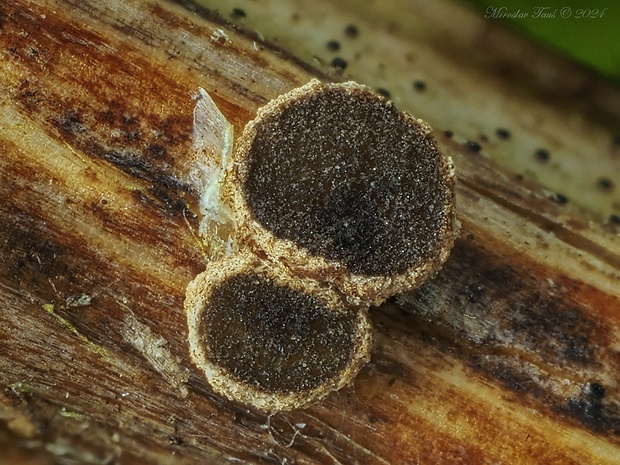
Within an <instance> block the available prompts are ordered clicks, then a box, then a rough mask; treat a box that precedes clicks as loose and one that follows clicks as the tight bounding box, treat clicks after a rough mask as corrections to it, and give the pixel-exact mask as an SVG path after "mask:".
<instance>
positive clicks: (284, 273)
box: [186, 252, 371, 412]
mask: <svg viewBox="0 0 620 465" xmlns="http://www.w3.org/2000/svg"><path fill="white" fill-rule="evenodd" d="M186 310H187V315H188V327H189V341H190V353H191V355H192V358H193V359H194V360H195V361H196V362H197V363H198V365H199V366H200V367H201V368H202V370H203V371H204V374H205V376H206V377H207V380H208V381H209V383H210V384H211V386H213V388H214V389H215V390H216V391H217V392H219V393H221V394H224V395H225V396H226V397H228V398H230V399H234V400H237V401H239V402H242V403H245V404H250V405H253V406H254V407H256V408H258V409H260V410H263V411H266V412H277V411H279V410H289V409H292V408H297V407H300V406H301V405H303V404H306V403H307V402H310V401H313V400H316V399H320V398H322V397H324V396H325V395H327V394H328V393H329V392H331V391H332V390H335V389H340V388H341V387H343V386H344V385H346V384H347V383H348V382H349V381H350V380H351V379H353V377H354V376H355V375H356V374H357V372H358V371H359V369H360V368H361V367H362V366H363V365H364V364H365V363H366V362H367V361H368V359H369V354H370V347H371V327H370V323H369V322H368V316H367V312H365V311H355V310H353V309H351V308H349V307H348V306H347V305H345V304H344V302H343V301H342V299H341V298H340V296H339V295H338V294H337V293H336V292H335V291H333V290H331V289H329V288H324V287H321V286H319V285H318V284H317V282H316V281H313V280H309V279H307V278H298V277H294V276H291V275H290V274H289V272H288V270H286V269H285V268H283V267H281V266H279V265H277V264H273V263H267V262H265V261H262V260H260V259H259V258H257V257H255V256H254V255H252V254H249V253H247V252H241V253H239V254H237V255H235V256H232V257H229V258H228V259H225V260H222V261H220V262H218V263H217V266H212V267H209V268H208V269H207V271H205V272H203V273H202V274H200V275H199V276H198V277H197V278H196V279H195V280H194V281H192V282H191V283H190V285H189V286H188V289H187V299H186Z"/></svg>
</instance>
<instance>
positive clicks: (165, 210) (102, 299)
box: [0, 0, 620, 464]
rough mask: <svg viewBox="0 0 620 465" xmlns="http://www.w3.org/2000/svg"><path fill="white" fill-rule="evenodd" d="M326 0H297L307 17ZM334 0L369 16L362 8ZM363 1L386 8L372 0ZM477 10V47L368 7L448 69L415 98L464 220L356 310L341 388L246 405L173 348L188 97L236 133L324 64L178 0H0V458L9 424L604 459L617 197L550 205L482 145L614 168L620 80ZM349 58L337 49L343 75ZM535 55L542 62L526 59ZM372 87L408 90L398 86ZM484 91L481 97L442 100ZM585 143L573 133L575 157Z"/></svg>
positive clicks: (346, 453) (494, 457)
mask: <svg viewBox="0 0 620 465" xmlns="http://www.w3.org/2000/svg"><path fill="white" fill-rule="evenodd" d="M395 5H397V6H398V5H400V3H395ZM412 5H413V3H412ZM415 5H416V8H418V10H416V11H418V12H419V15H418V16H416V17H419V18H426V20H433V21H435V23H436V24H438V25H439V24H442V18H443V21H445V18H446V17H445V16H443V17H442V15H441V13H440V12H439V13H438V12H437V9H436V8H439V7H435V9H433V7H430V6H428V5H427V4H425V3H423V2H420V3H415ZM438 5H440V6H441V5H444V4H443V3H438ZM323 6H324V5H323V4H322V3H320V2H319V3H317V4H316V6H315V7H314V9H311V10H312V11H307V10H308V8H307V7H299V8H302V12H303V13H304V15H303V17H306V16H305V15H306V13H307V14H310V13H313V12H317V11H320V8H322V7H323ZM325 8H328V7H325ZM333 8H335V10H334V17H336V18H344V19H341V21H343V24H347V23H348V22H350V18H351V17H354V18H355V20H356V22H355V24H356V25H358V26H359V28H360V30H361V31H362V33H364V32H365V31H366V32H365V33H366V35H368V32H367V31H369V30H372V27H371V24H372V23H371V22H372V17H369V16H366V13H363V12H359V13H357V14H358V16H354V13H352V12H351V10H347V9H346V8H347V3H346V2H345V3H343V4H342V5H340V6H338V7H333ZM248 11H249V9H248ZM330 11H331V10H330ZM344 11H348V13H347V14H348V15H349V16H346V15H345V13H344ZM456 11H460V10H456ZM431 13H432V14H431ZM443 14H446V15H447V14H448V13H447V10H446V11H444V13H443ZM380 17H381V18H386V17H387V18H394V19H393V21H395V23H396V24H397V25H398V24H400V22H399V21H401V20H399V19H398V17H397V16H396V15H395V12H394V11H393V10H389V11H388V12H385V11H383V12H381V15H380ZM429 18H430V19H429ZM433 18H434V19H433ZM463 18H464V21H466V22H467V21H470V22H471V24H468V25H469V26H471V27H472V28H474V27H476V25H475V24H474V23H475V20H474V19H473V17H472V16H468V15H465V16H463ZM249 19H250V15H248V19H247V20H246V23H249ZM427 24H428V23H427ZM438 27H439V26H438ZM441 27H445V26H441ZM478 27H482V26H481V25H478ZM484 28H485V31H486V32H485V34H486V36H487V37H489V36H490V37H499V38H501V40H499V39H498V40H495V41H493V44H494V46H493V47H488V48H486V49H485V48H484V47H480V44H481V42H480V36H476V37H477V39H476V40H474V39H471V40H470V41H469V42H468V41H466V40H465V39H466V38H467V37H473V35H472V33H471V31H472V30H473V29H464V32H462V37H461V38H462V40H460V41H457V43H458V45H451V44H452V42H451V41H449V40H448V39H447V38H443V39H441V40H440V38H439V37H438V36H437V35H436V34H435V33H427V34H423V33H413V32H411V31H414V30H416V29H415V28H412V29H411V31H410V30H409V29H404V28H402V27H401V26H399V27H395V28H393V29H392V30H388V29H389V28H383V27H378V26H377V31H376V33H375V35H374V40H375V41H376V42H378V43H384V42H386V41H387V42H389V44H391V45H393V46H395V47H396V45H398V46H399V47H401V48H408V49H413V50H421V51H422V52H420V55H415V53H414V55H415V56H414V58H418V59H419V60H418V64H419V68H416V69H417V70H418V71H419V70H424V72H425V73H427V76H429V77H432V76H441V75H444V74H442V73H448V74H449V71H450V70H451V69H454V67H460V68H458V69H460V70H461V71H460V72H459V73H458V75H455V76H453V77H450V78H449V79H448V78H445V79H443V80H442V79H439V78H437V80H436V81H435V80H430V81H428V82H429V84H428V85H429V86H431V85H433V86H436V88H435V90H433V92H428V94H431V95H429V96H427V97H424V98H427V100H425V101H424V102H423V103H424V105H421V102H420V100H418V101H417V104H418V105H420V106H419V107H418V109H419V111H417V112H415V113H416V116H421V117H424V118H425V119H428V120H429V121H430V122H431V124H433V125H434V126H435V127H436V130H437V131H436V135H437V138H438V141H439V143H440V146H441V148H442V150H444V151H445V152H446V153H448V154H449V155H451V156H452V157H453V159H454V161H455V165H456V167H457V174H458V178H459V182H458V186H457V201H458V211H459V218H460V220H461V222H462V224H463V232H462V235H461V238H460V239H459V240H458V242H457V245H456V247H455V250H454V251H453V254H452V256H451V258H450V259H449V261H448V263H447V264H446V266H445V267H444V269H443V270H442V271H441V272H440V273H439V274H438V275H437V277H436V278H435V279H434V280H432V281H431V282H429V283H428V284H426V285H424V286H423V287H422V288H421V289H419V290H417V291H415V292H412V293H410V294H407V295H403V296H399V297H398V298H396V299H394V300H393V301H391V302H389V303H388V304H386V305H384V306H383V307H381V308H378V309H375V310H373V312H372V318H373V323H374V324H375V327H376V335H375V339H376V342H375V348H374V351H373V357H372V360H371V362H370V363H369V364H368V365H367V367H366V368H364V369H363V370H362V372H361V373H360V375H359V376H358V377H357V378H356V380H355V381H354V383H353V385H352V386H351V387H349V388H346V389H344V390H342V391H339V392H337V393H334V394H333V395H331V396H329V397H328V398H327V399H326V400H324V401H322V402H320V403H318V404H316V405H313V406H311V407H309V408H307V409H303V410H299V411H294V412H290V413H286V414H277V415H274V416H271V417H267V416H264V415H261V414H259V413H256V412H253V411H249V410H247V409H245V408H244V407H242V406H240V405H236V404H234V403H232V402H228V401H226V400H224V399H222V398H220V397H218V396H217V395H215V394H214V393H213V392H212V391H211V389H210V387H209V386H208V384H207V383H206V382H205V381H204V379H202V377H201V376H200V373H199V372H198V371H197V370H196V369H195V368H194V367H193V366H192V365H191V363H190V361H189V354H188V349H187V342H186V336H187V327H186V323H185V315H184V314H183V307H182V302H183V298H184V294H185V287H186V285H187V283H188V282H189V281H190V280H191V279H192V278H193V277H194V276H195V275H196V274H197V273H199V272H200V271H202V270H203V269H204V267H205V266H206V260H205V258H204V257H203V255H202V253H201V248H200V244H199V242H198V241H197V239H196V236H195V231H196V228H197V224H198V217H197V208H196V201H197V192H194V191H193V188H192V185H191V182H189V180H188V173H189V170H190V169H191V159H192V158H191V135H192V109H193V105H194V100H193V98H194V95H195V92H196V91H197V89H198V87H199V86H202V87H204V88H205V89H206V90H207V91H208V92H210V94H211V95H213V97H214V99H215V100H216V103H217V104H218V106H220V108H221V109H222V111H223V113H224V114H225V115H226V117H227V118H228V119H229V120H230V121H231V122H232V123H233V124H234V125H235V130H236V131H237V132H239V131H240V130H241V129H242V127H243V126H244V125H245V123H246V122H247V121H248V120H249V119H251V118H252V116H253V115H254V113H255V111H256V109H257V108H258V107H259V106H260V105H262V104H264V103H265V102H266V101H268V100H269V99H272V98H273V97H275V96H277V95H279V94H281V93H283V92H285V91H287V90H289V89H292V88H294V87H296V86H298V85H300V84H302V83H305V82H307V81H308V80H309V79H310V78H311V77H319V78H322V79H325V80H329V79H343V78H345V76H343V75H342V74H340V73H339V72H338V71H335V70H334V69H333V68H331V67H330V66H329V64H328V63H327V64H326V65H321V64H320V63H319V64H317V63H313V62H311V60H308V59H305V55H304V53H305V52H304V51H303V50H301V51H300V52H299V53H298V54H297V53H296V52H295V50H294V46H293V45H291V44H294V42H292V41H291V42H287V41H286V40H283V41H282V42H281V43H280V46H279V47H278V48H276V47H274V46H272V45H270V43H271V42H266V41H264V40H261V36H260V35H259V34H257V33H256V32H246V31H258V29H257V28H252V27H250V24H246V25H245V29H244V28H243V27H241V26H239V25H237V26H233V25H231V24H230V23H228V22H227V21H226V20H225V19H224V18H223V17H222V16H219V15H217V14H215V13H214V12H213V11H212V10H209V9H206V8H204V7H201V6H199V5H197V4H194V3H191V2H186V1H174V2H155V1H142V2H139V1H137V0H136V1H131V0H129V1H124V2H118V1H115V0H104V1H90V0H87V1H80V2H78V1H74V0H57V1H52V0H46V1H38V2H30V1H27V0H8V1H5V2H4V3H3V4H2V5H1V6H0V53H1V56H2V60H1V62H0V89H1V90H0V107H1V111H0V178H1V179H0V199H1V202H0V238H1V240H0V247H1V249H2V250H1V256H2V265H1V266H0V302H1V308H2V309H3V310H2V312H0V386H1V387H2V391H1V394H0V418H2V419H3V422H2V424H3V426H2V429H1V431H2V433H1V434H0V441H1V442H0V444H1V445H2V447H4V448H5V449H6V450H7V451H8V452H6V453H5V455H4V456H0V457H1V458H0V463H2V462H3V461H4V462H6V463H19V460H20V458H19V459H15V458H14V457H19V456H18V455H16V454H18V452H16V449H15V447H18V449H17V450H34V451H35V452H36V453H37V454H38V455H35V456H33V457H31V458H30V460H32V461H33V463H37V461H38V462H40V463H52V462H53V463H67V464H69V463H102V464H105V463H161V464H168V463H169V464H182V463H188V464H189V463H197V462H198V463H235V462H240V461H241V462H243V463H365V464H372V463H397V464H400V463H435V464H441V463H446V464H447V463H450V464H453V463H472V464H473V463H481V464H484V463H489V464H490V463H507V464H528V463H548V464H554V463H557V464H571V463H575V464H577V463H584V464H585V463H597V464H615V463H617V462H618V458H619V457H620V386H619V382H620V369H619V367H620V285H619V284H620V244H619V236H618V225H616V224H615V223H614V221H613V219H609V218H610V217H609V215H610V214H612V213H613V212H614V211H617V210H613V208H617V207H613V205H614V201H609V200H605V205H606V206H605V207H604V208H601V209H597V208H596V201H594V200H592V199H596V198H598V197H596V195H595V194H592V193H590V192H586V191H588V189H587V188H586V187H584V186H586V185H585V184H580V183H574V184H572V185H569V186H567V187H566V189H567V190H566V192H565V195H566V196H567V197H568V199H569V202H568V204H566V203H563V202H562V200H563V199H562V197H557V195H555V194H556V192H557V189H553V186H554V185H555V184H554V183H555V182H556V180H555V179H556V178H553V176H552V175H548V176H547V175H545V176H540V179H539V178H537V177H535V176H527V175H525V176H523V175H521V173H520V168H519V167H521V165H520V163H521V162H515V163H513V164H510V163H508V162H505V160H506V159H509V158H510V154H511V153H513V152H514V153H516V152H519V153H521V152H523V153H527V154H529V155H528V156H531V155H532V153H533V151H534V149H535V148H536V147H540V146H546V147H553V150H552V154H553V156H554V158H555V157H557V158H561V157H562V154H564V153H565V154H566V155H565V160H567V161H569V163H568V166H570V168H566V167H563V168H562V169H563V170H566V171H567V172H570V173H572V174H571V178H570V179H574V178H576V177H578V175H579V169H581V167H583V166H584V165H595V166H597V167H598V168H594V167H589V168H588V169H589V171H588V173H590V172H591V173H598V172H597V171H596V170H598V169H600V170H602V171H601V173H605V172H607V173H615V172H617V170H618V167H617V165H618V156H619V149H618V148H617V147H615V146H613V144H612V141H613V133H612V132H611V128H614V127H617V124H618V118H619V117H620V115H619V114H618V113H620V110H618V108H620V107H618V106H615V104H613V102H617V101H618V99H619V98H620V92H618V90H617V89H614V88H613V87H610V86H608V85H607V84H606V83H604V82H602V83H601V82H600V81H599V80H597V78H596V77H594V76H593V75H591V74H590V73H589V72H587V71H584V70H582V69H580V68H579V67H578V66H576V65H573V64H571V63H568V62H566V61H564V60H563V59H562V58H559V57H556V56H554V55H551V54H549V53H548V52H546V51H541V50H539V49H538V48H537V47H536V46H535V45H533V44H530V43H528V42H525V41H523V40H522V39H520V38H519V37H518V36H516V35H514V34H512V33H503V32H502V29H501V28H499V26H495V25H488V24H485V25H484ZM282 30H283V31H291V26H290V25H289V26H286V27H284V26H283V27H282ZM428 30H432V28H431V27H428ZM305 31H306V29H303V28H302V29H301V30H300V32H299V35H302V34H303V33H305ZM468 31H469V32H468ZM287 34H289V35H290V34H292V32H287ZM451 34H452V35H451V36H450V37H455V38H458V34H459V32H458V31H457V30H455V31H452V32H451ZM361 37H363V36H362V34H360V38H361ZM317 40H318V39H317ZM321 40H324V38H321ZM307 47H310V45H307ZM416 47H417V48H416ZM377 48H378V49H380V47H379V46H377ZM498 49H501V50H503V52H501V53H499V52H497V50H498ZM509 50H525V51H527V53H525V54H521V55H520V54H517V53H514V54H511V55H509V56H507V55H506V53H507V51H509ZM463 51H466V52H468V53H469V55H468V56H470V57H473V58H472V59H471V60H465V59H463ZM412 53H413V52H412ZM371 56H374V55H372V54H371ZM429 56H436V57H437V60H435V61H436V63H435V65H434V67H433V65H430V64H428V63H430V62H431V61H432V60H429V59H428V57H429ZM425 57H426V58H425ZM372 63H375V64H376V61H375V62H373V61H372V59H369V63H366V64H365V65H363V66H360V67H358V68H356V67H354V66H353V65H352V66H351V69H350V72H351V74H352V75H354V77H356V79H358V80H359V81H361V82H365V81H364V79H363V76H364V75H365V74H364V69H366V68H364V67H367V68H372V67H373V66H372V65H371V64H372ZM506 63H508V64H506ZM502 66H504V69H511V70H519V72H518V73H510V72H508V73H504V74H501V73H500V74H498V73H497V69H499V68H501V67H502ZM544 66H546V67H547V69H551V70H553V71H554V73H556V74H553V73H552V74H553V75H554V76H556V80H555V81H554V80H551V82H549V81H543V80H541V79H539V78H540V69H542V67H544ZM562 73H564V74H562ZM399 75H400V76H403V74H399ZM367 76H368V80H367V81H366V82H367V83H369V84H371V85H375V86H376V84H374V81H373V79H374V77H373V75H372V73H369V74H368V75H367ZM561 76H567V77H565V78H563V77H561ZM517 78H518V79H517ZM394 79H396V78H394ZM407 79H408V80H407V85H408V86H409V85H410V84H411V82H410V80H409V78H407ZM481 80H483V81H482V82H484V80H488V82H489V83H491V84H492V85H486V86H481V85H474V84H473V83H474V82H481ZM519 80H520V81H521V83H523V82H525V85H524V86H523V87H515V86H516V84H515V82H516V81H519ZM558 83H562V86H559V85H558ZM580 83H581V84H580ZM584 83H585V84H584ZM586 84H587V85H588V86H589V87H588V88H589V89H591V90H590V91H589V92H588V93H587V94H586V95H585V96H582V97H580V100H578V101H575V100H574V95H575V94H574V92H575V89H579V88H580V85H586ZM552 88H553V89H555V91H554V93H549V94H545V92H546V90H549V89H552ZM506 91H509V95H511V96H512V97H511V98H508V97H507V95H508V94H507V93H506ZM513 91H514V92H513ZM392 92H393V94H394V98H395V100H397V102H399V103H400V104H402V107H405V108H409V107H410V106H411V105H413V104H414V103H415V99H416V98H417V97H415V96H416V95H417V94H415V91H411V93H407V92H406V91H405V90H404V88H403V89H401V90H400V91H399V90H398V89H395V90H393V91H392ZM442 92H445V93H446V95H449V96H450V102H453V103H454V106H456V107H458V108H459V109H460V110H459V111H456V110H454V108H453V107H452V105H448V104H447V103H444V102H443V101H442V99H441V98H439V96H441V95H442ZM433 93H435V95H436V98H430V97H432V94H433ZM515 93H517V94H518V96H519V98H514V94H515ZM543 94H544V95H546V97H545V98H544V99H541V95H543ZM602 96H604V97H602ZM482 101H485V102H486V105H487V106H488V108H495V110H493V111H489V112H486V113H485V112H479V113H477V114H476V115H475V116H472V113H468V112H465V111H463V110H462V109H463V108H465V107H467V106H472V105H477V104H478V103H479V102H482ZM584 102H587V105H585V104H584ZM528 108H530V109H531V111H528V110H527V109H528ZM500 110H501V111H500ZM412 111H413V110H412ZM498 114H501V115H502V118H503V119H502V120H501V121H502V125H506V126H509V127H510V128H511V129H512V130H513V133H514V134H515V136H514V137H513V139H511V141H510V142H506V143H505V144H504V145H502V142H501V141H499V140H497V138H496V137H495V136H493V135H492V134H493V131H494V130H495V129H496V127H497V126H498V119H497V115H498ZM427 115H428V116H427ZM532 115H534V116H532ZM593 115H595V116H593ZM575 118H577V119H578V120H579V121H580V123H579V124H577V127H576V126H575V124H571V123H570V121H573V120H574V119H575ZM539 120H540V121H544V123H541V124H540V127H538V126H539V124H538V123H537V121H539ZM514 128H519V129H518V131H516V132H515V129H514ZM439 129H452V130H453V131H454V133H455V134H454V135H453V136H452V137H448V136H446V135H444V134H443V133H442V132H441V131H439ZM584 134H585V135H587V137H586V136H584ZM481 135H484V136H485V138H486V139H485V138H482V139H481V138H480V136H481ZM582 136H584V137H582ZM466 140H475V141H478V143H480V144H482V150H481V151H476V150H472V149H471V145H470V146H467V145H466V144H464V142H465V141H466ZM485 140H486V142H485ZM588 149H590V150H593V152H591V153H596V157H595V158H592V159H590V160H581V159H579V157H578V156H577V155H576V154H579V153H585V151H586V150H588ZM496 154H497V156H496ZM593 157H594V155H593ZM599 159H600V160H602V161H601V162H600V164H599ZM503 160H504V161H503ZM614 170H616V171H614ZM588 176H589V174H588ZM593 176H594V179H596V176H603V174H600V175H599V174H596V175H593ZM609 176H611V174H609ZM586 177H587V176H586ZM614 179H615V178H614ZM582 194H584V195H585V197H584V199H585V200H584V201H582V202H580V201H579V198H580V196H581V195H582ZM611 195H612V197H613V196H614V195H615V193H612V194H611ZM588 196H589V197H588ZM605 198H607V197H605ZM573 199H576V200H575V201H573ZM610 209H611V210H610ZM147 329H148V330H147Z"/></svg>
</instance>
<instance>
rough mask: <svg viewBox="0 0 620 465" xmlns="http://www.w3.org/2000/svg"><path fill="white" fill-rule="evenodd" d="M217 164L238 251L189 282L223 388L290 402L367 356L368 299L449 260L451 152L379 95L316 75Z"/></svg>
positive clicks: (193, 338) (214, 187) (412, 283)
mask: <svg viewBox="0 0 620 465" xmlns="http://www.w3.org/2000/svg"><path fill="white" fill-rule="evenodd" d="M223 146H227V145H226V144H224V145H223ZM228 160H229V161H228ZM219 165H220V166H219V168H218V170H217V173H218V174H217V178H214V180H213V181H212V182H207V183H206V185H205V186H203V187H204V188H205V190H207V188H208V190H209V192H211V193H213V192H217V195H218V199H217V202H215V204H218V205H221V206H222V207H221V208H225V210H226V218H228V220H227V221H229V222H230V223H232V226H230V224H228V225H227V226H226V228H224V229H225V230H226V231H234V242H235V244H236V247H234V248H231V250H233V249H234V250H239V252H237V253H231V254H225V255H224V256H223V257H221V258H219V259H218V260H215V261H213V262H211V263H209V265H208V268H207V270H206V271H205V272H204V273H201V274H200V275H199V276H198V277H197V278H196V279H195V280H194V281H192V282H191V283H190V285H189V286H188V290H187V298H186V303H185V306H186V311H187V315H188V326H189V342H190V353H191V356H192V358H193V360H194V362H195V363H196V365H197V366H198V367H199V368H201V369H202V371H203V372H204V374H205V376H206V377H207V379H208V381H209V383H210V384H211V385H212V387H213V388H214V390H216V391H217V392H219V393H221V394H223V395H225V396H226V397H228V398H230V399H233V400H237V401H240V402H242V403H245V404H249V405H252V406H254V407H256V408H258V409H260V410H263V411H266V412H275V411H279V410H287V409H292V408H297V407H300V406H302V405H304V404H306V403H307V402H310V401H313V400H316V399H319V398H321V397H324V396H325V395H326V394H328V393H329V392H330V391H332V390H334V389H339V388H341V387H343V386H344V385H346V384H347V383H348V382H350V381H351V380H352V379H353V377H354V376H355V375H356V373H357V372H358V371H359V369H360V368H361V367H362V366H363V365H364V363H365V362H366V361H367V360H368V359H369V354H370V348H371V326H370V324H369V321H368V309H369V307H370V306H371V305H378V304H380V303H381V302H383V301H385V299H387V298H389V297H390V296H392V295H395V294H397V293H400V292H403V291H405V290H409V289H412V288H415V287H417V286H419V285H420V284H421V283H422V282H424V281H425V280H426V279H428V278H429V277H430V276H432V275H433V274H434V273H435V272H436V271H437V270H438V269H439V268H440V267H441V265H442V264H443V263H444V262H445V260H446V259H447V257H448V254H449V252H450V249H451V247H452V244H453V242H454V238H455V236H456V231H457V229H458V228H457V224H456V223H457V222H456V219H455V212H454V169H453V166H452V162H451V160H450V159H449V157H446V156H444V155H443V154H442V153H441V152H440V151H439V150H438V148H437V145H436V143H435V141H434V139H433V138H432V135H431V129H430V127H429V126H428V125H427V124H426V123H424V122H423V121H421V120H417V119H415V118H413V117H412V116H411V115H409V114H407V113H405V112H401V111H399V110H398V109H396V107H395V106H394V105H393V104H392V103H391V102H388V101H386V100H385V99H384V98H383V97H381V96H380V95H378V94H377V93H375V92H374V91H372V90H370V89H368V88H367V87H365V86H362V85H359V84H356V83H353V82H347V83H341V84H323V83H321V82H319V81H316V80H313V81H311V82H310V83H309V84H306V85H305V86H302V87H300V88H298V89H295V90H293V91H291V92H289V93H287V94H285V95H283V96H280V97H278V98H277V99H275V100H273V101H271V102H269V103H268V104H267V105H265V106H264V107H263V108H261V109H260V110H259V111H258V114H257V116H256V118H255V119H254V120H253V121H251V122H250V123H248V124H247V126H246V127H245V129H244V131H243V134H242V135H241V136H240V137H239V139H238V140H237V141H236V142H235V146H234V149H232V155H231V156H229V154H228V153H224V152H222V162H221V163H220V164H219ZM224 165H225V166H224ZM207 185H208V186H207ZM210 195H211V196H212V194H210ZM209 217H210V218H211V219H213V218H217V215H216V214H213V212H211V214H210V216H209ZM207 239H208V240H211V238H207ZM212 239H213V240H218V241H221V240H222V238H221V237H220V238H212Z"/></svg>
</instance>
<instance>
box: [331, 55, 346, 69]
mask: <svg viewBox="0 0 620 465" xmlns="http://www.w3.org/2000/svg"><path fill="white" fill-rule="evenodd" d="M332 66H333V67H334V68H337V69H346V67H347V62H346V61H345V60H343V59H342V58H340V57H336V58H334V59H333V60H332Z"/></svg>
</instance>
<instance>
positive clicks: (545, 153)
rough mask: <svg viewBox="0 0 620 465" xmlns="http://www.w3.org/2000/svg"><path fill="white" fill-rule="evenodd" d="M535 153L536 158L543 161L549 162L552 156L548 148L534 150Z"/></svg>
mask: <svg viewBox="0 0 620 465" xmlns="http://www.w3.org/2000/svg"><path fill="white" fill-rule="evenodd" d="M534 155H535V156H536V159H537V160H538V161H540V162H542V163H546V162H548V161H549V159H550V158H551V154H550V153H549V150H547V149H538V150H536V152H534Z"/></svg>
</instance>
